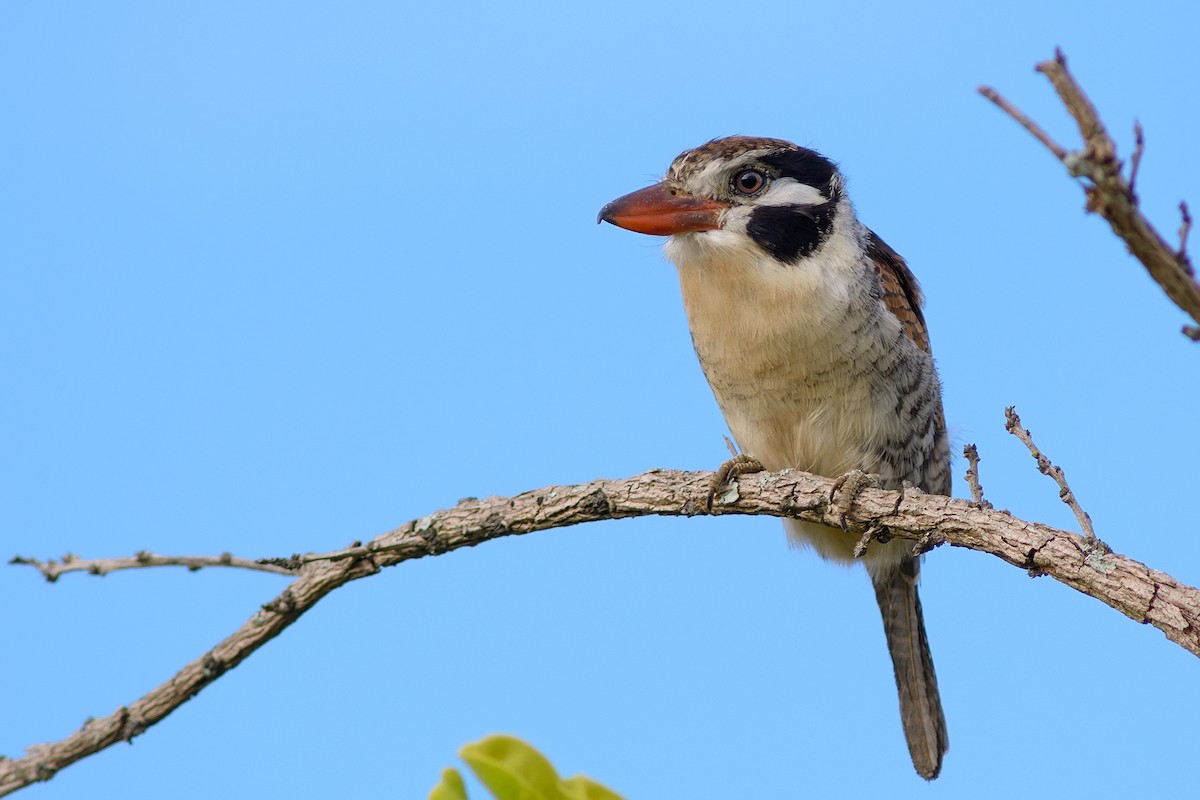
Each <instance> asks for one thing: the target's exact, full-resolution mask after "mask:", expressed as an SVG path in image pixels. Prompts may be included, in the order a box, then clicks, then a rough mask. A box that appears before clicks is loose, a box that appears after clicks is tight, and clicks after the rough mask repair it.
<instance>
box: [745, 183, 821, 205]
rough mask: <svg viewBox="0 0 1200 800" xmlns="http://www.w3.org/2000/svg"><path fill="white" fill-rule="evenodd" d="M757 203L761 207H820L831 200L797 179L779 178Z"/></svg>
mask: <svg viewBox="0 0 1200 800" xmlns="http://www.w3.org/2000/svg"><path fill="white" fill-rule="evenodd" d="M755 202H756V203H757V204H758V205H760V206H818V205H820V204H821V203H827V202H829V198H828V197H826V196H825V195H823V194H821V193H820V192H819V191H817V190H816V189H815V188H813V187H812V186H809V185H808V184H807V183H800V181H798V180H796V179H795V178H779V179H778V180H776V181H774V182H773V183H772V184H771V187H770V188H769V189H767V191H765V192H763V195H762V196H761V197H759V198H758V200H757V201H755Z"/></svg>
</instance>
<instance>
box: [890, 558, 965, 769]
mask: <svg viewBox="0 0 1200 800" xmlns="http://www.w3.org/2000/svg"><path fill="white" fill-rule="evenodd" d="M918 568H919V564H918V562H917V560H916V559H915V558H905V560H904V561H903V562H901V563H900V565H899V566H898V567H893V568H891V569H887V570H881V571H880V574H878V575H876V574H872V575H871V582H872V583H874V584H875V599H876V600H877V601H878V602H879V612H880V613H881V614H882V615H883V630H884V633H885V634H886V635H887V644H888V651H889V652H890V653H891V655H892V666H893V667H894V668H895V671H896V688H897V689H898V690H899V692H900V720H901V722H903V724H904V736H905V738H906V739H908V752H909V754H910V755H912V761H913V766H914V767H916V769H917V772H918V773H919V774H920V775H921V777H923V778H925V779H926V780H933V779H934V778H936V777H937V776H938V773H939V772H940V771H941V769H942V756H944V755H945V754H946V751H947V750H948V749H949V747H950V740H949V737H948V736H947V734H946V717H945V716H944V715H943V714H942V700H941V698H940V697H939V696H938V686H937V676H936V675H935V674H934V671H933V656H932V655H930V653H929V639H928V638H927V637H926V635H925V620H924V618H923V617H922V615H921V599H920V598H919V597H918V596H917V571H918Z"/></svg>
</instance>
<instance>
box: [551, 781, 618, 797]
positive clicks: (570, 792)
mask: <svg viewBox="0 0 1200 800" xmlns="http://www.w3.org/2000/svg"><path fill="white" fill-rule="evenodd" d="M561 785H562V795H563V797H567V798H570V800H622V798H621V795H619V794H617V793H616V792H614V791H613V790H612V789H609V788H608V787H606V786H602V785H601V784H599V783H596V782H595V781H594V780H592V779H591V778H588V777H585V776H583V775H576V776H575V777H574V778H567V779H566V780H564V781H562V783H561Z"/></svg>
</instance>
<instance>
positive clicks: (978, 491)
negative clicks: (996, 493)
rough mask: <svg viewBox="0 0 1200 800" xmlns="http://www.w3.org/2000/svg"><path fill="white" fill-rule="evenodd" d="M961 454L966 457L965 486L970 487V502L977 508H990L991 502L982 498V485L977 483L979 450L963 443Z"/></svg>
mask: <svg viewBox="0 0 1200 800" xmlns="http://www.w3.org/2000/svg"><path fill="white" fill-rule="evenodd" d="M963 455H964V456H965V457H966V459H967V486H968V487H969V488H970V489H971V502H973V503H974V504H975V505H976V506H978V507H979V508H992V507H993V506H992V504H991V503H989V502H988V501H987V500H984V499H983V486H982V485H981V484H980V483H979V450H978V449H977V448H976V447H975V445H973V444H968V445H964V446H963Z"/></svg>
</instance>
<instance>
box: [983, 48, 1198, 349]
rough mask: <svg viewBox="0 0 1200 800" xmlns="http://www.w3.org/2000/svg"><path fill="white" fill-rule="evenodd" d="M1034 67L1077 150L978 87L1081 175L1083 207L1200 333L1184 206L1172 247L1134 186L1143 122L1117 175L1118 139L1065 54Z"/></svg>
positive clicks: (1191, 331) (1191, 330) (1190, 331)
mask: <svg viewBox="0 0 1200 800" xmlns="http://www.w3.org/2000/svg"><path fill="white" fill-rule="evenodd" d="M1037 70H1038V72H1041V73H1042V74H1044V75H1045V76H1046V77H1047V78H1048V79H1049V80H1050V83H1051V84H1053V85H1054V89H1055V91H1057V92H1058V96H1059V98H1060V99H1061V100H1062V102H1063V105H1064V106H1066V108H1067V111H1068V112H1070V114H1071V116H1072V117H1074V119H1075V123H1076V125H1077V126H1078V128H1079V133H1080V135H1082V137H1083V150H1082V151H1081V152H1069V151H1068V150H1066V148H1064V147H1062V145H1060V144H1058V143H1057V142H1055V141H1054V140H1053V139H1051V138H1050V136H1049V135H1048V134H1046V132H1045V131H1043V130H1042V129H1041V128H1040V127H1039V126H1038V125H1037V123H1035V122H1034V121H1033V120H1031V119H1030V118H1029V117H1028V116H1026V115H1025V114H1024V113H1022V112H1021V111H1020V110H1019V109H1018V108H1016V107H1015V106H1013V105H1012V104H1011V103H1009V102H1008V101H1007V100H1005V99H1004V98H1003V97H1001V96H1000V93H999V92H997V91H996V90H995V89H993V88H991V87H990V86H981V87H979V93H980V94H982V95H983V96H984V97H986V98H988V99H989V100H991V101H992V102H993V103H995V104H996V105H997V106H999V107H1000V108H1001V109H1002V110H1003V111H1004V112H1005V113H1007V114H1008V115H1009V116H1010V117H1012V118H1013V119H1015V120H1016V121H1017V122H1018V123H1020V124H1021V125H1022V126H1023V127H1024V128H1025V129H1026V130H1028V131H1029V132H1030V133H1031V134H1033V136H1034V137H1035V138H1037V140H1038V141H1040V142H1041V143H1042V144H1043V145H1045V146H1046V148H1047V149H1048V150H1049V151H1050V152H1051V153H1053V154H1054V156H1055V158H1057V159H1058V160H1059V161H1061V162H1062V163H1063V164H1064V165H1065V166H1066V168H1067V171H1068V172H1069V173H1070V174H1071V175H1072V176H1073V177H1076V178H1082V179H1084V183H1083V191H1084V194H1085V195H1087V205H1086V208H1087V210H1088V211H1091V212H1096V213H1098V214H1100V216H1102V217H1104V219H1106V220H1108V224H1109V225H1110V226H1111V227H1112V229H1113V232H1114V233H1115V234H1117V236H1119V237H1121V239H1123V240H1124V241H1125V244H1126V245H1127V246H1128V247H1129V252H1131V253H1132V254H1133V255H1134V257H1136V258H1137V260H1138V261H1141V262H1142V265H1143V266H1145V267H1146V271H1147V272H1149V273H1150V277H1151V278H1153V279H1154V280H1155V281H1156V282H1157V283H1158V285H1159V286H1161V287H1162V289H1163V291H1164V292H1166V293H1167V296H1168V297H1169V298H1171V300H1172V302H1174V303H1175V305H1177V306H1179V308H1180V309H1182V310H1183V311H1184V312H1185V313H1186V314H1188V315H1189V316H1191V318H1192V319H1193V320H1194V321H1195V322H1196V323H1197V326H1187V327H1185V328H1184V331H1183V332H1184V333H1185V334H1186V335H1187V336H1189V337H1191V338H1192V339H1200V283H1197V282H1196V279H1195V273H1194V271H1193V269H1192V264H1191V259H1190V258H1189V257H1188V254H1187V233H1186V232H1187V229H1188V228H1189V227H1190V219H1189V218H1188V214H1187V207H1186V205H1181V213H1182V216H1183V226H1182V228H1181V230H1180V244H1179V248H1178V249H1177V250H1176V249H1174V248H1172V247H1171V246H1170V245H1168V244H1167V242H1166V240H1165V239H1163V237H1162V236H1161V235H1160V234H1159V232H1158V231H1157V230H1155V228H1154V226H1153V225H1151V224H1150V222H1149V220H1147V219H1146V217H1145V216H1144V215H1143V214H1142V212H1141V210H1140V208H1139V207H1138V199H1137V195H1135V194H1134V191H1133V184H1134V181H1135V180H1136V176H1137V170H1138V168H1139V167H1140V165H1141V160H1142V152H1143V150H1144V138H1143V135H1142V128H1141V125H1140V124H1136V125H1135V129H1134V134H1135V138H1136V144H1135V149H1134V154H1133V170H1132V172H1131V174H1130V178H1129V180H1128V181H1126V180H1125V178H1124V177H1123V176H1122V175H1121V167H1122V164H1121V162H1120V161H1118V160H1117V145H1116V143H1115V142H1113V140H1112V137H1111V136H1109V134H1108V131H1107V130H1106V129H1105V127H1104V123H1103V122H1102V121H1101V120H1100V115H1099V114H1098V113H1097V111H1096V107H1095V106H1094V105H1092V101H1091V100H1089V99H1088V96H1087V95H1086V94H1085V93H1084V91H1083V89H1082V88H1081V87H1080V86H1079V84H1078V83H1077V82H1076V81H1075V77H1074V76H1073V75H1071V73H1070V71H1069V70H1068V69H1067V60H1066V57H1064V56H1063V54H1062V51H1061V50H1056V51H1055V55H1054V58H1053V59H1050V60H1048V61H1043V62H1042V63H1041V64H1038V65H1037Z"/></svg>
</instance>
